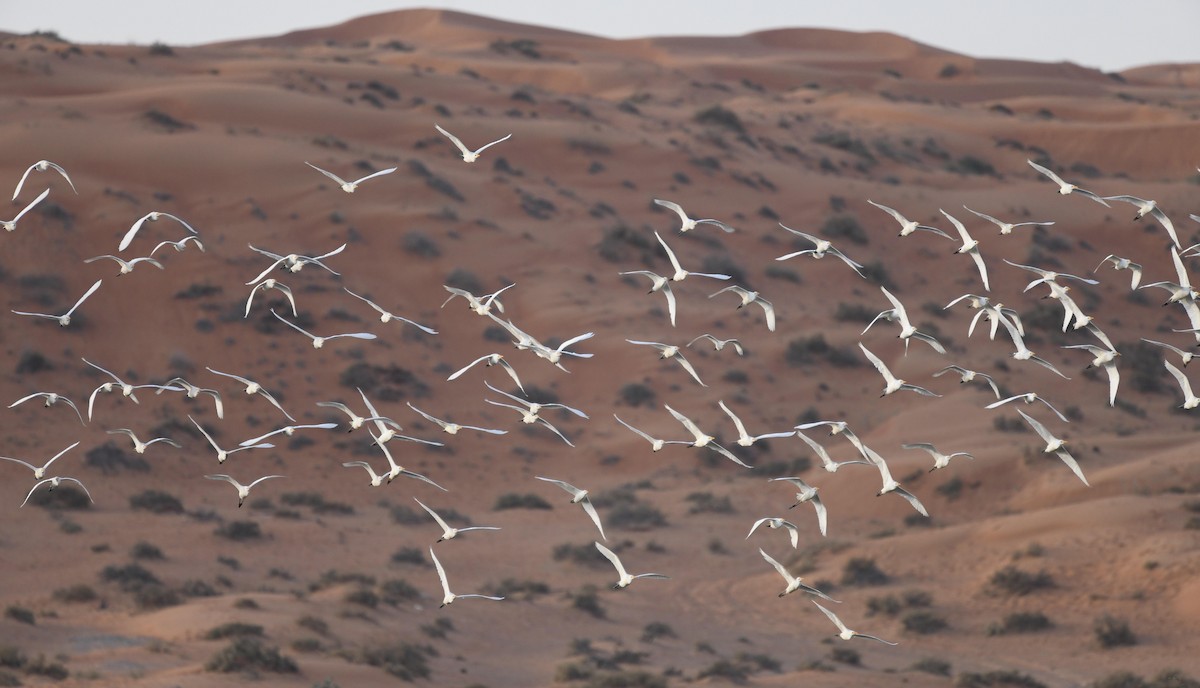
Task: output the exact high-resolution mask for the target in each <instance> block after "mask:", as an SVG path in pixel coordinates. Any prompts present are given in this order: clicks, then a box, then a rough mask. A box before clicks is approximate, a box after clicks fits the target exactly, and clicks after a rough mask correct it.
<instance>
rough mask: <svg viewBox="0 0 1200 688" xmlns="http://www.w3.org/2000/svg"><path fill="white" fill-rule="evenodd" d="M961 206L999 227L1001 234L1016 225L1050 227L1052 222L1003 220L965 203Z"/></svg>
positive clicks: (1006, 232)
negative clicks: (971, 207)
mask: <svg viewBox="0 0 1200 688" xmlns="http://www.w3.org/2000/svg"><path fill="white" fill-rule="evenodd" d="M963 208H965V209H966V210H968V211H970V212H972V213H975V215H977V216H978V217H981V218H983V219H985V220H987V221H988V222H991V223H992V224H994V225H996V226H997V227H999V228H1000V233H1001V234H1012V231H1013V230H1014V229H1016V228H1017V227H1050V226H1051V225H1053V224H1054V223H1053V222H1004V221H1001V220H997V219H996V218H994V217H992V216H991V215H988V214H986V213H981V212H979V211H978V210H971V209H970V208H967V206H965V205H964V206H963Z"/></svg>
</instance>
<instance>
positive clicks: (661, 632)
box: [642, 621, 678, 643]
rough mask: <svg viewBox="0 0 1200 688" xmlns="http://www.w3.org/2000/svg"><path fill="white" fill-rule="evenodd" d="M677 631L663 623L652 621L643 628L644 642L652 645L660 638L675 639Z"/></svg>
mask: <svg viewBox="0 0 1200 688" xmlns="http://www.w3.org/2000/svg"><path fill="white" fill-rule="evenodd" d="M675 637H678V636H676V635H675V629H673V628H671V625H670V624H668V623H664V622H662V621H651V622H650V623H648V624H646V625H645V627H643V628H642V642H643V643H652V642H654V641H655V640H658V639H659V638H675Z"/></svg>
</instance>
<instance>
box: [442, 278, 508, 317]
mask: <svg viewBox="0 0 1200 688" xmlns="http://www.w3.org/2000/svg"><path fill="white" fill-rule="evenodd" d="M515 286H517V285H516V284H510V285H508V286H507V287H502V288H501V289H498V290H496V291H494V292H492V293H491V294H485V295H483V296H475V295H474V294H472V293H471V292H469V291H467V290H465V289H458V288H456V287H450V286H446V285H444V284H443V285H442V287H444V288H445V290H446V291H448V292H450V296H449V298H447V299H446V300H445V301H444V302H442V308H445V307H446V304H447V303H450V302H451V301H453V300H454V297H456V296H458V297H461V298H462V299H463V300H465V301H466V302H467V308H469V309H471V311H472V312H474V313H475V314H476V315H487V314H488V313H490V312H491V310H492V306H495V307H496V310H497V311H499V312H501V313H503V312H504V304H503V303H500V298H499V297H500V294H502V293H504V292H505V291H506V290H508V289H512V288H513V287H515Z"/></svg>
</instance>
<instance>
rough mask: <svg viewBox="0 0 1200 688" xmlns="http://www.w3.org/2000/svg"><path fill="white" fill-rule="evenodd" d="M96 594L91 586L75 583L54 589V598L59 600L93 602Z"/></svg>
mask: <svg viewBox="0 0 1200 688" xmlns="http://www.w3.org/2000/svg"><path fill="white" fill-rule="evenodd" d="M96 597H97V595H96V591H95V590H93V589H92V586H90V585H85V584H83V583H76V584H75V585H71V586H68V587H65V588H59V589H57V590H55V591H54V599H56V600H58V601H59V602H93V601H95V599H96Z"/></svg>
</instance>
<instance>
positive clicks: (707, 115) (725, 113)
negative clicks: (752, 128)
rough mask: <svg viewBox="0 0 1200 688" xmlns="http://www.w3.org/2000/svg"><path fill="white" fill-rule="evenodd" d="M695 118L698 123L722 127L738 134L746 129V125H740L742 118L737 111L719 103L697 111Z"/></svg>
mask: <svg viewBox="0 0 1200 688" xmlns="http://www.w3.org/2000/svg"><path fill="white" fill-rule="evenodd" d="M695 120H696V122H697V123H699V124H707V125H712V126H717V127H722V128H724V129H728V130H730V131H733V132H737V133H739V134H742V133H745V131H746V127H745V126H743V125H742V120H741V119H740V118H739V117H738V116H737V113H735V112H734V111H732V110H729V109H727V108H724V107H721V106H720V105H713V106H711V107H708V108H705V109H703V110H701V111H699V112H697V113H696V116H695Z"/></svg>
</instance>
